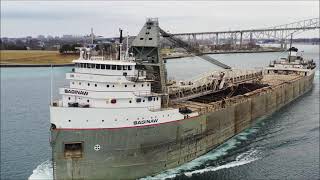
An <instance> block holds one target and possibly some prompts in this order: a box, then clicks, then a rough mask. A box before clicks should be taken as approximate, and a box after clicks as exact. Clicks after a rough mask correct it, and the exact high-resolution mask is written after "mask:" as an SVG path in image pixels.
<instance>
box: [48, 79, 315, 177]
mask: <svg viewBox="0 0 320 180" xmlns="http://www.w3.org/2000/svg"><path fill="white" fill-rule="evenodd" d="M313 77H314V74H312V75H310V76H305V77H300V78H298V79H296V80H294V81H290V82H286V83H282V84H280V85H277V86H270V87H267V88H263V89H258V90H255V91H253V92H250V93H249V94H246V95H242V96H240V97H239V98H238V99H237V101H236V102H235V100H234V101H232V102H231V101H230V102H226V103H224V104H223V105H221V107H219V108H217V109H216V110H214V111H211V112H207V113H204V114H202V115H200V116H197V117H194V118H189V119H184V120H180V121H174V122H170V123H164V124H158V125H152V126H143V127H134V128H119V129H83V130H76V129H75V130H72V129H68V130H64V129H52V130H51V140H52V150H53V151H52V153H53V154H52V157H53V169H54V178H55V179H59V180H60V179H136V178H139V177H144V176H148V175H153V174H156V173H159V172H161V171H163V170H166V169H169V168H173V167H176V166H179V165H181V164H184V163H186V162H189V161H191V160H193V159H195V158H197V157H199V156H201V155H203V154H205V153H207V152H208V151H210V150H212V149H214V148H215V147H217V146H218V145H220V144H221V143H223V142H225V141H226V140H228V139H230V138H231V137H233V136H234V135H236V134H238V133H240V132H241V131H243V130H244V129H246V128H248V127H250V125H252V124H253V123H254V121H255V120H256V119H257V118H259V117H262V116H264V115H268V114H270V113H273V112H275V111H276V110H278V109H279V108H281V107H283V106H284V105H286V104H288V103H290V102H291V101H292V100H294V99H296V98H298V97H299V96H301V95H303V94H305V93H306V92H307V91H309V90H310V89H311V88H312V82H313ZM65 142H82V143H83V150H82V153H83V154H82V155H81V157H77V158H66V157H65V152H64V143H65ZM96 145H99V147H100V148H99V150H97V149H95V148H94V147H95V146H96Z"/></svg>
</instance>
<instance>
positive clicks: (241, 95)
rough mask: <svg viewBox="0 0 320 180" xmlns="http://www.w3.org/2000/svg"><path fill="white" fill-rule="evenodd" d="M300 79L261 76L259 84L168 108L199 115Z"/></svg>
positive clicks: (295, 77) (291, 76)
mask: <svg viewBox="0 0 320 180" xmlns="http://www.w3.org/2000/svg"><path fill="white" fill-rule="evenodd" d="M300 78H302V76H301V75H294V74H292V75H279V74H267V75H264V76H263V78H262V80H261V81H260V83H259V84H254V83H247V84H243V85H240V86H238V87H237V88H229V89H226V90H224V91H220V92H216V93H213V94H209V95H205V96H202V97H197V98H194V99H189V100H187V101H182V102H173V103H171V104H170V106H171V107H173V108H179V109H181V111H186V109H187V110H189V111H190V110H191V111H192V112H198V113H199V114H200V115H201V114H205V113H207V112H212V111H216V110H219V109H222V108H225V107H226V106H228V105H230V104H232V103H239V102H241V101H244V100H245V98H246V97H249V96H251V95H254V94H257V93H261V92H262V91H264V90H266V89H270V88H275V87H276V86H279V85H282V84H284V83H289V82H292V81H296V80H298V79H300Z"/></svg>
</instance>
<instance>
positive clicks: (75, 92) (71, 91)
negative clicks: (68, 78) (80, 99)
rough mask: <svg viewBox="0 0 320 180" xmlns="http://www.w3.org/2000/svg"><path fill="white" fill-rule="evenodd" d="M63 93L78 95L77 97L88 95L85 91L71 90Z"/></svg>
mask: <svg viewBox="0 0 320 180" xmlns="http://www.w3.org/2000/svg"><path fill="white" fill-rule="evenodd" d="M64 92H65V93H70V94H79V95H85V96H86V95H88V92H87V91H78V90H72V89H65V90H64Z"/></svg>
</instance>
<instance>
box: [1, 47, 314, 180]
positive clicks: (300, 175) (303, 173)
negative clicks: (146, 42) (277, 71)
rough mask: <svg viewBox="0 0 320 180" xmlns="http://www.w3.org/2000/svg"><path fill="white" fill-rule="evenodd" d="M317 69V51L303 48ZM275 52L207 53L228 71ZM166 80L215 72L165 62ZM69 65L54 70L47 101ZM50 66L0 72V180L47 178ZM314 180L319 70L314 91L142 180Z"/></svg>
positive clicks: (202, 64) (191, 61)
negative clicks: (214, 146) (228, 67)
mask: <svg viewBox="0 0 320 180" xmlns="http://www.w3.org/2000/svg"><path fill="white" fill-rule="evenodd" d="M300 49H304V51H305V56H307V57H311V58H314V59H315V60H317V64H318V65H319V63H318V62H319V47H317V46H303V47H302V48H300ZM281 54H283V53H259V54H227V55H222V54H220V55H212V56H213V57H214V58H217V59H219V60H221V61H223V62H225V63H227V64H228V65H231V66H232V67H234V68H257V67H262V66H264V65H267V64H268V63H269V61H270V60H273V59H276V58H277V57H279V56H281ZM167 67H168V76H169V77H175V79H185V78H191V77H192V76H196V75H199V74H200V73H203V72H206V71H209V70H214V69H217V67H215V66H214V65H211V64H210V63H208V62H206V61H202V60H195V58H183V59H177V60H168V62H167ZM68 71H70V67H62V68H54V71H53V72H54V73H53V77H54V87H53V90H54V91H53V95H54V97H58V87H62V86H63V85H66V84H67V82H66V81H65V80H64V78H65V74H64V73H65V72H68ZM49 101H50V68H1V179H15V180H16V179H17V180H19V179H28V178H30V179H41V180H43V179H52V167H51V163H50V157H51V149H50V146H49V127H50V125H49V124H50V123H49V109H48V104H49ZM166 178H167V179H319V178H320V175H319V72H317V74H316V77H315V80H314V88H313V89H312V91H311V92H309V93H307V94H305V95H304V96H303V97H302V98H299V99H297V100H295V101H294V102H293V103H291V104H290V105H288V106H286V107H284V108H282V109H281V110H280V111H278V112H276V113H274V114H272V115H270V116H268V117H264V118H261V119H259V120H258V121H257V123H256V124H255V125H254V126H252V127H251V128H249V129H247V130H245V131H244V132H242V133H240V134H239V135H237V136H236V137H234V138H232V139H230V140H229V141H227V142H226V143H224V144H222V145H221V146H220V147H218V148H217V149H215V150H213V151H211V152H209V153H207V154H206V155H204V156H201V157H199V158H197V159H195V160H193V161H191V162H189V163H187V164H184V165H182V166H180V167H178V168H174V169H170V170H168V171H165V172H162V173H160V174H158V175H156V176H155V177H145V178H143V179H166Z"/></svg>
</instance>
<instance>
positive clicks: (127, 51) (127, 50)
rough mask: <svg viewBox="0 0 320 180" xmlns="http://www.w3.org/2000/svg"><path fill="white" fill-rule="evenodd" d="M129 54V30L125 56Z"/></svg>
mask: <svg viewBox="0 0 320 180" xmlns="http://www.w3.org/2000/svg"><path fill="white" fill-rule="evenodd" d="M128 55H129V32H127V49H126V58H127V57H128Z"/></svg>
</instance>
